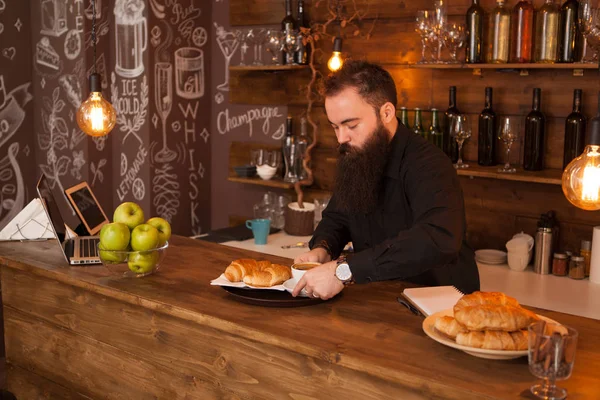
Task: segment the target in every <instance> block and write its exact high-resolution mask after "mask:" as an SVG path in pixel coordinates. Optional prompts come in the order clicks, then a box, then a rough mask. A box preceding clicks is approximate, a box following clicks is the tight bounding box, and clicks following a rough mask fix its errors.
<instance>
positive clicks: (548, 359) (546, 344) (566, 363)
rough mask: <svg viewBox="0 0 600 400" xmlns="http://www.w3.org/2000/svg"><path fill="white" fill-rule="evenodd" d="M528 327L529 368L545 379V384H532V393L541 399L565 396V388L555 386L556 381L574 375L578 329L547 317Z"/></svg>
mask: <svg viewBox="0 0 600 400" xmlns="http://www.w3.org/2000/svg"><path fill="white" fill-rule="evenodd" d="M528 330H529V351H528V357H529V371H530V372H531V373H532V374H533V375H534V376H535V377H537V378H541V379H543V380H544V381H543V383H542V384H537V385H533V386H531V388H530V390H531V393H533V394H534V395H535V396H536V397H537V398H539V399H546V400H554V399H564V398H566V397H567V391H566V389H563V388H560V387H558V386H556V381H557V380H565V379H568V378H569V377H570V376H571V372H572V371H573V365H574V364H575V351H576V350H577V337H578V333H577V331H576V330H575V329H573V328H570V327H568V326H565V325H557V324H551V323H549V322H546V321H544V320H541V321H538V322H534V323H533V324H531V325H530V326H529V328H528Z"/></svg>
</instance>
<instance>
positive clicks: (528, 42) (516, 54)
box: [510, 0, 534, 63]
mask: <svg viewBox="0 0 600 400" xmlns="http://www.w3.org/2000/svg"><path fill="white" fill-rule="evenodd" d="M533 14H534V9H533V4H532V3H531V0H521V1H519V2H518V3H517V4H516V5H515V7H514V8H513V11H512V19H511V21H510V26H511V30H512V33H511V48H510V62H511V63H530V62H531V55H532V51H533Z"/></svg>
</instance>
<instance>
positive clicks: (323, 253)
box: [294, 247, 331, 264]
mask: <svg viewBox="0 0 600 400" xmlns="http://www.w3.org/2000/svg"><path fill="white" fill-rule="evenodd" d="M328 261H331V257H330V256H329V253H328V252H327V250H325V249H324V248H322V247H317V248H315V249H312V250H311V251H309V252H306V253H303V254H300V255H299V256H298V257H296V258H295V259H294V264H298V263H302V262H318V263H321V264H324V263H326V262H328Z"/></svg>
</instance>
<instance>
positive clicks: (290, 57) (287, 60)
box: [281, 0, 297, 64]
mask: <svg viewBox="0 0 600 400" xmlns="http://www.w3.org/2000/svg"><path fill="white" fill-rule="evenodd" d="M296 29H297V26H296V21H295V20H294V17H293V16H292V0H285V18H283V20H282V21H281V30H282V31H283V34H284V35H288V34H292V33H293V32H294V31H295V30H296ZM282 52H283V63H284V64H293V63H294V54H288V53H287V52H286V51H285V49H284V50H282Z"/></svg>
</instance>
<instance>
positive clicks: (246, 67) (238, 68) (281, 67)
mask: <svg viewBox="0 0 600 400" xmlns="http://www.w3.org/2000/svg"><path fill="white" fill-rule="evenodd" d="M308 68H310V67H309V66H308V65H244V66H242V65H232V66H230V67H229V70H230V71H267V72H270V71H290V70H295V69H308Z"/></svg>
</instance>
